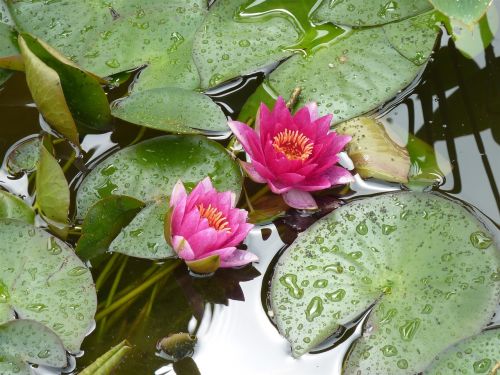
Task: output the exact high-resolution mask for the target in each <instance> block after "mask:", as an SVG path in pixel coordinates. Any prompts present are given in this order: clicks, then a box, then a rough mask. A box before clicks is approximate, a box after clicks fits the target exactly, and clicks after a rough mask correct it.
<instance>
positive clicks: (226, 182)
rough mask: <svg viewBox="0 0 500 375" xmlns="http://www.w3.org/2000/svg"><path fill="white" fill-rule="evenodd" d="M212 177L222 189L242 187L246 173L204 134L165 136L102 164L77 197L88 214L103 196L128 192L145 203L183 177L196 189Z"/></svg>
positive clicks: (79, 212) (79, 211)
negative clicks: (201, 182) (208, 177)
mask: <svg viewBox="0 0 500 375" xmlns="http://www.w3.org/2000/svg"><path fill="white" fill-rule="evenodd" d="M206 176H210V177H211V178H212V181H213V183H214V186H215V187H216V188H217V189H219V190H221V191H226V190H232V191H234V192H235V193H236V194H237V195H239V193H240V191H241V184H242V180H243V177H242V174H241V170H240V168H239V166H238V165H237V164H236V163H235V162H234V161H233V160H232V158H231V156H230V155H229V153H228V152H227V151H226V150H225V149H224V148H223V147H222V146H221V145H219V144H218V143H217V142H214V141H211V140H208V139H207V138H205V137H203V136H173V135H172V136H164V137H158V138H154V139H150V140H147V141H144V142H141V143H139V144H137V145H134V146H130V147H127V148H125V149H123V150H120V151H118V152H117V153H116V154H113V155H111V156H110V157H108V158H107V159H105V160H103V161H102V162H101V163H100V164H99V165H97V166H96V167H95V168H94V169H93V170H92V172H90V173H89V174H88V175H87V176H86V178H85V179H84V180H83V182H82V184H81V185H80V188H79V189H78V192H77V196H76V204H77V215H78V217H80V218H83V217H85V215H86V213H87V212H88V210H89V208H90V207H91V206H92V205H93V204H94V203H95V202H97V201H98V200H101V199H103V198H106V197H109V196H111V195H127V196H130V197H133V198H136V199H139V200H141V201H143V202H151V201H155V200H156V199H157V198H159V197H163V196H165V195H168V194H170V193H171V191H172V189H173V187H174V185H175V183H176V182H177V181H178V180H179V179H180V180H182V181H183V182H184V184H185V185H186V184H187V186H188V187H189V188H193V187H194V186H195V185H196V183H198V182H199V181H201V180H202V179H203V178H205V177H206Z"/></svg>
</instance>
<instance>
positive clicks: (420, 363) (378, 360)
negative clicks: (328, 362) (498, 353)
mask: <svg viewBox="0 0 500 375" xmlns="http://www.w3.org/2000/svg"><path fill="white" fill-rule="evenodd" d="M499 275H500V252H499V250H498V247H497V245H496V244H495V243H494V242H493V239H492V238H491V235H490V234H489V233H488V232H487V230H486V229H485V227H484V226H483V225H482V224H481V223H480V222H479V221H478V220H477V219H476V217H475V216H473V215H472V214H471V213H470V212H469V211H468V210H466V209H465V208H464V207H463V206H462V205H460V204H458V203H454V202H453V201H451V200H449V199H447V198H444V197H442V196H439V195H435V194H430V193H410V192H400V193H395V194H384V195H379V196H375V197H371V198H366V199H361V200H357V201H353V202H351V203H349V204H347V205H345V206H343V207H341V208H339V209H337V210H335V211H334V212H333V213H331V214H330V215H328V216H326V217H325V218H323V219H321V220H319V221H318V222H316V223H315V224H314V225H313V226H312V227H310V228H309V229H308V230H307V231H306V232H304V233H302V234H300V235H299V237H298V238H297V240H296V241H295V242H294V243H293V244H292V245H291V246H290V247H289V248H288V249H287V250H286V252H285V253H284V254H283V255H282V257H281V258H280V260H279V261H278V263H277V266H276V269H275V273H274V276H273V279H272V286H271V302H272V308H273V311H274V313H275V316H276V323H277V325H278V328H279V330H280V332H281V333H282V334H283V335H284V336H285V337H286V338H287V339H288V340H289V341H290V343H291V345H292V349H293V354H294V355H295V356H300V355H302V354H304V353H306V352H308V351H310V350H312V349H313V348H315V347H316V346H317V345H319V344H320V343H322V342H323V341H324V340H325V339H326V338H328V337H329V336H331V335H332V334H334V333H335V332H336V330H337V329H339V328H340V327H341V326H342V325H345V324H347V323H349V322H351V321H352V320H353V319H355V318H356V317H358V316H359V315H360V314H362V313H363V312H364V311H366V310H367V309H368V308H369V307H370V306H371V305H372V304H374V307H373V310H372V312H371V314H370V316H369V318H368V321H367V322H366V324H365V333H364V335H363V336H362V337H361V338H359V339H358V340H357V341H356V342H355V345H354V347H353V348H352V350H351V351H350V352H349V354H348V358H347V359H346V362H345V364H344V374H414V373H418V372H420V371H422V370H423V369H424V368H425V367H426V366H427V365H428V364H429V363H430V362H431V361H432V359H433V358H434V356H435V355H436V354H438V353H439V352H441V351H442V350H444V349H445V348H447V347H448V346H449V345H451V344H453V343H455V342H457V341H458V340H461V339H463V338H465V337H468V336H471V335H474V334H476V333H478V332H479V331H480V330H481V328H483V327H484V326H485V325H486V324H487V323H488V322H489V321H490V319H491V317H492V315H493V312H494V311H495V308H496V307H497V305H498V300H499V298H500V276H499Z"/></svg>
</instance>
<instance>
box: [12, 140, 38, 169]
mask: <svg viewBox="0 0 500 375" xmlns="http://www.w3.org/2000/svg"><path fill="white" fill-rule="evenodd" d="M41 144H42V140H41V139H40V137H39V136H35V137H32V138H28V139H25V140H23V141H20V142H19V143H17V144H16V145H15V146H14V148H13V149H12V151H11V152H10V153H9V154H8V155H7V169H8V170H9V172H10V173H12V174H18V173H23V172H27V173H29V172H33V171H34V170H35V169H36V164H37V163H38V158H39V157H40V145H41Z"/></svg>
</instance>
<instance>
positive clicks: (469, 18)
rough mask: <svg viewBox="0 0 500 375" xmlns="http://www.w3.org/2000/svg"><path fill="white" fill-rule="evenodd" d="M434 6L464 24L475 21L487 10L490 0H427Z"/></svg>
mask: <svg viewBox="0 0 500 375" xmlns="http://www.w3.org/2000/svg"><path fill="white" fill-rule="evenodd" d="M429 1H430V2H431V4H432V5H434V7H435V8H436V9H437V10H439V11H440V12H443V13H444V14H446V15H447V16H448V17H450V18H455V19H457V20H459V21H461V22H463V23H465V24H466V25H471V24H473V23H475V22H477V21H478V20H479V19H480V18H481V17H482V16H484V14H485V13H486V11H487V10H488V6H489V5H490V4H491V0H460V1H457V0H429Z"/></svg>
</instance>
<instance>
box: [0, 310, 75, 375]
mask: <svg viewBox="0 0 500 375" xmlns="http://www.w3.org/2000/svg"><path fill="white" fill-rule="evenodd" d="M28 363H30V364H36V365H43V366H50V367H56V368H61V367H65V366H66V365H67V359H66V350H65V349H64V345H63V343H62V342H61V339H60V338H59V337H58V336H57V335H56V334H55V333H54V332H53V331H51V330H50V329H48V328H47V327H45V326H44V325H43V324H41V323H38V322H36V321H34V320H25V319H17V320H12V321H10V322H7V323H4V324H2V325H0V373H1V374H3V375H14V374H16V375H30V374H31V373H32V372H31V371H30V366H29V364H28Z"/></svg>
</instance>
